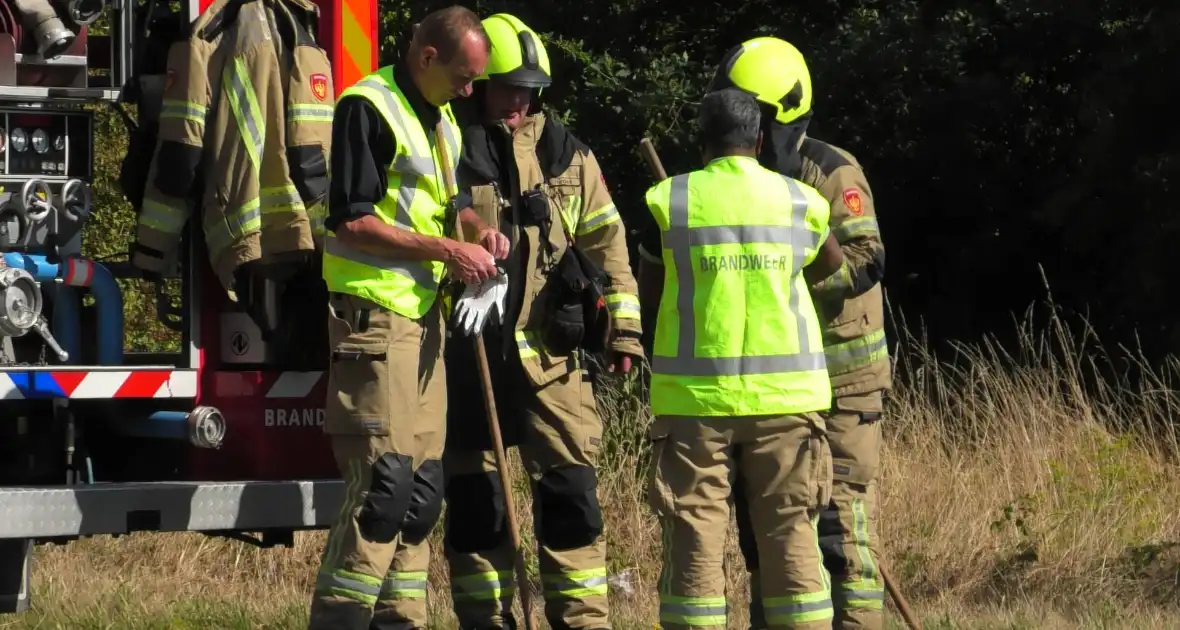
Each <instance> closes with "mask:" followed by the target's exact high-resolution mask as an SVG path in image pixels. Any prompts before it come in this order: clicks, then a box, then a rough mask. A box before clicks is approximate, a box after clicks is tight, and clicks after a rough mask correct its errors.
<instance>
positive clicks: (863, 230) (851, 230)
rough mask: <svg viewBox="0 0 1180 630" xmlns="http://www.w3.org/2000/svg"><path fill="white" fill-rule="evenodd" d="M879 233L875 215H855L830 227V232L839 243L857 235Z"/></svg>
mask: <svg viewBox="0 0 1180 630" xmlns="http://www.w3.org/2000/svg"><path fill="white" fill-rule="evenodd" d="M879 233H880V229H879V228H878V227H877V217H855V218H851V219H846V220H845V221H843V222H842V223H840V225H837V226H834V227H833V228H832V234H835V235H836V240H837V241H838V242H840V243H843V242H846V241H849V240H851V239H853V238H855V237H858V236H876V235H878V234H879Z"/></svg>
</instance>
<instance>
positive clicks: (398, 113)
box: [357, 79, 414, 147]
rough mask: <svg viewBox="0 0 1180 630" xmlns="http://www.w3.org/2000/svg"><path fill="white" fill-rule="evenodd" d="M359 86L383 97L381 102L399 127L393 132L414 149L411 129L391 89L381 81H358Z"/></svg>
mask: <svg viewBox="0 0 1180 630" xmlns="http://www.w3.org/2000/svg"><path fill="white" fill-rule="evenodd" d="M357 85H359V86H364V87H367V88H369V89H371V90H375V91H376V92H377V93H378V94H380V95H381V100H383V101H385V109H386V110H387V111H388V112H389V115H390V116H392V117H393V124H394V125H395V126H396V127H397V128H396V129H394V130H393V132H394V133H395V134H398V136H399V137H400V138H401V139H402V140H403V141H404V142H405V143H406V144H407V145H409V146H410V147H413V146H414V143H413V142H412V141H411V140H410V132H409V128H408V127H407V126H406V119H405V117H404V116H402V110H401V107H399V106H398V102H397V97H395V96H394V95H393V91H392V90H390V89H389V86H387V85H385V84H384V83H382V82H380V81H377V80H376V79H364V80H362V81H358V82H357Z"/></svg>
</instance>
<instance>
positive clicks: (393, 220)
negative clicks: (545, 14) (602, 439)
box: [309, 6, 507, 630]
mask: <svg viewBox="0 0 1180 630" xmlns="http://www.w3.org/2000/svg"><path fill="white" fill-rule="evenodd" d="M488 54H489V42H488V39H487V36H486V34H485V33H484V31H483V27H482V26H481V25H480V23H479V18H478V17H477V16H476V15H475V14H474V13H472V12H471V11H470V10H468V9H466V8H463V7H458V6H453V7H449V8H446V9H440V10H438V11H436V12H434V13H431V14H429V15H427V16H426V17H425V18H424V19H423V20H422V22H421V24H420V25H419V26H418V28H417V29H416V30H415V33H414V35H413V37H412V40H411V42H410V44H409V47H408V50H407V52H406V54H405V55H404V56H403V57H402V59H401V60H399V61H398V62H397V63H396V64H395V65H393V66H387V67H384V68H381V69H379V70H378V71H376V72H374V73H373V74H370V75H369V76H368V77H366V78H365V79H363V80H361V81H359V82H358V83H357V84H355V85H353V86H351V87H349V88H348V89H346V90H345V91H344V92H343V93H342V94H341V96H340V99H339V103H338V105H337V107H336V110H335V117H334V120H333V122H332V135H333V143H334V145H335V146H336V147H338V148H339V149H340V150H338V151H336V152H333V154H332V178H331V189H330V192H329V210H328V216H327V218H326V219H325V224H324V228H325V231H324V241H323V242H324V249H323V277H324V280H325V283H326V284H327V289H328V291H329V292H330V296H329V302H330V308H329V309H328V310H329V311H330V312H329V314H328V320H329V321H328V335H329V338H330V346H331V349H332V360H331V363H330V367H329V370H328V395H327V400H326V410H325V411H326V413H325V423H324V431H325V432H326V433H327V434H328V435H329V436H330V437H331V442H332V450H333V452H334V454H335V457H336V461H337V463H338V465H339V467H340V470H341V473H342V475H343V478H344V481H345V483H346V488H347V490H346V494H345V497H344V501H343V505H342V507H341V511H340V513H339V515H338V516H337V518H336V520H335V521H334V522H333V524H332V527H331V531H330V534H329V536H328V542H327V545H326V548H325V550H324V554H323V556H322V558H321V564H320V569H319V573H318V578H317V581H316V587H315V594H314V596H313V600H312V604H311V620H310V624H309V628H311V629H312V630H326V629H328V628H331V629H333V630H350V629H354V630H363V629H365V628H425V627H426V624H427V615H426V601H425V600H426V570H427V568H428V561H429V549H428V547H427V544H426V543H425V539H426V536H427V535H428V534H429V533H430V531H431V529H432V528H433V527H434V524H435V522H436V521H437V520H438V517H439V514H440V512H441V510H442V500H443V495H442V465H441V457H442V450H443V443H444V440H445V432H446V404H447V401H446V374H445V368H444V366H443V362H442V360H441V358H442V353H443V347H444V342H443V334H444V331H443V315H442V312H441V309H440V302H441V301H440V300H438V299H437V297H438V295H439V289H438V287H439V284H440V282H441V281H442V280H443V275H444V273H448V274H451V275H452V276H454V277H455V278H457V279H458V280H459V281H462V282H465V283H475V282H480V281H482V280H485V279H487V278H488V277H490V276H492V275H495V274H496V273H497V269H496V265H495V256H501V257H502V256H504V255H506V253H507V241H506V239H504V238H503V237H502V236H501V235H499V234H498V232H496V231H495V230H494V229H490V228H488V226H487V225H486V224H484V223H483V222H482V221H480V220H479V218H478V216H477V215H476V214H475V213H474V211H472V210H471V208H470V207H469V206H470V203H469V201H468V200H467V199H465V198H464V197H463V196H461V195H454V194H453V192H452V191H449V190H447V189H446V188H445V183H446V179H445V176H444V174H443V169H448V170H450V171H451V172H452V174H453V172H454V167H455V164H456V162H457V160H458V153H459V148H460V146H461V138H462V136H461V133H460V129H459V126H458V125H457V124H456V122H455V119H454V115H453V113H452V112H451V107H450V104H449V102H450V101H451V100H452V99H453V98H456V97H461V96H466V95H468V94H470V91H471V81H472V79H474V78H475V77H477V76H479V75H480V74H481V73H482V72H483V69H484V66H485V65H486V64H487V58H488ZM439 128H441V132H442V133H441V134H439V135H441V136H442V137H439V135H436V134H437V131H436V130H437V129H439ZM444 146H445V150H446V152H447V154H448V155H447V161H446V162H445V163H444V162H443V161H442V159H441V155H440V151H441V150H442V147H444ZM454 209H461V210H460V211H459V212H457V213H455V212H454ZM456 215H457V219H458V221H457V223H458V225H457V226H456V225H455V223H456ZM453 229H463V230H464V234H463V236H464V241H462V242H460V241H458V240H454V239H455V238H457V237H458V236H459V235H458V234H457V233H455V232H453V231H452V230H453ZM370 624H372V625H370Z"/></svg>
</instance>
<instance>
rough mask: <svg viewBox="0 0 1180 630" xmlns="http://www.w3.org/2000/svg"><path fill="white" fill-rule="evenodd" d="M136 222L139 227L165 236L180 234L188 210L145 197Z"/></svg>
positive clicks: (186, 218)
mask: <svg viewBox="0 0 1180 630" xmlns="http://www.w3.org/2000/svg"><path fill="white" fill-rule="evenodd" d="M138 221H139V224H140V225H143V226H146V227H149V228H152V229H153V230H157V231H159V232H164V233H165V234H180V231H181V230H183V229H184V224H185V222H186V221H188V209H187V208H185V207H183V206H176V205H172V204H167V203H163V202H160V201H156V200H154V199H149V198H146V197H145V198H144V200H143V206H142V207H141V208H140V210H139V219H138Z"/></svg>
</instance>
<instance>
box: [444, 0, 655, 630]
mask: <svg viewBox="0 0 1180 630" xmlns="http://www.w3.org/2000/svg"><path fill="white" fill-rule="evenodd" d="M483 26H484V29H485V30H486V32H487V33H488V37H489V38H490V39H491V41H492V56H491V59H490V61H489V62H488V66H487V70H486V71H485V73H484V76H481V77H480V78H479V80H478V81H476V84H475V85H476V88H475V94H474V96H473V97H472V98H470V99H465V100H464V102H463V103H461V104H458V105H457V107H456V110H457V112H458V115H459V118H460V120H461V121H463V122H464V127H463V157H462V160H461V162H460V165H459V181H460V184H461V185H462V186H463V188H464V190H469V191H470V193H471V196H472V199H473V201H474V207H475V209H476V210H477V211H478V212H479V214H480V216H481V218H482V219H483V220H484V221H486V222H488V223H489V224H490V225H494V226H498V227H499V229H500V230H501V231H502V232H503V233H504V234H506V235H508V237H509V239H510V240H511V243H512V248H511V254H510V255H509V257H508V259H507V261H506V263H505V265H504V266H505V268H506V271H507V275H506V277H505V278H503V279H502V280H501V282H502V286H501V288H500V290H501V291H502V292H503V293H502V295H503V298H502V302H503V305H502V307H501V306H499V305H497V306H496V309H497V310H496V312H494V313H492V314H491V316H490V317H485V313H484V312H481V313H478V314H476V315H475V316H473V313H472V312H471V310H472V309H471V308H467V307H465V306H464V305H463V304H462V303H461V301H460V303H457V304H456V318H457V320H458V323H457V324H456V331H455V334H456V337H453V338H452V339H451V340H450V341H449V342H448V346H447V348H448V350H447V359H446V360H447V376H448V382H447V391H448V392H449V394H450V403H449V404H448V427H447V448H446V454H445V456H444V458H443V461H444V466H443V468H444V470H445V471H446V476H447V514H446V518H445V532H446V534H445V546H446V556H447V562H448V563H449V565H450V574H451V594H452V598H453V600H454V606H455V612H456V614H457V616H458V618H459V624H460V627H462V628H479V629H481V630H483V629H492V628H515V627H517V625H516V620H515V619H514V618H513V616H512V611H511V607H512V601H513V595H514V594H515V588H514V585H515V582H514V577H513V576H514V573H513V549H512V539H511V536H510V533H509V532H508V531H507V519H506V514H505V502H504V493H505V492H506V491H509V490H510V489H505V488H503V487H501V485H500V479H499V477H498V476H497V474H496V461H495V455H494V452H493V451H492V444H491V440H490V437H489V433H488V424H487V416H486V410H485V409H484V405H483V404H482V403H483V400H482V398H481V397H480V396H479V391H480V380H479V374H478V372H477V370H476V358H475V356H474V349H473V347H472V343H471V340H470V338H463V337H461V336H459V335H470V334H471V333H472V332H474V331H475V330H477V329H479V327H480V326H481V323H480V322H484V321H486V322H494V325H488V326H487V327H486V328H485V329H483V334H484V339H485V343H486V344H487V345H486V347H487V354H488V360H489V363H490V366H491V373H492V383H493V389H494V394H495V401H496V407H497V409H498V412H499V418H500V422H501V425H502V435H503V440H504V443H505V444H506V445H515V446H517V448H519V450H520V455H521V458H522V460H523V462H524V466H525V468H526V470H527V472H528V474H529V477H530V478H531V480H532V484H531V490H532V500H533V514H534V517H535V521H534V523H535V527H536V529H535V531H536V540H537V555H538V559H539V562H540V573H541V576H540V578H541V585H542V590H543V594H544V598H545V616H546V618H547V619H548V621H549V625H550V626H551V627H554V628H580V629H582V628H584V629H592V628H593V629H601V628H609V627H610V626H609V621H608V619H607V616H608V615H607V573H606V549H605V540H604V538H603V536H602V533H603V517H602V509H601V507H600V505H599V502H598V496H597V471H596V460H597V455H598V451H599V448H600V440H601V437H602V420H601V417H600V416H599V413H598V409H597V407H596V405H595V400H594V391H593V389H592V387H591V379H590V375H589V373H588V372H587V365H586V357H585V352H591V353H597V352H605V357H606V360H607V363H608V365H609V367H608V369H610V370H612V371H614V372H616V373H617V372H626V371H628V370H630V366H631V363H632V360H633V358H635V360H637V358H638V357H640V356H641V353H642V352H643V349H642V346H641V345H640V344H639V336H640V326H639V322H640V320H639V301H638V297H637V296H636V286H635V280H634V278H633V276H632V274H631V269H630V264H629V260H628V253H627V244H626V237H625V233H624V229H623V223H622V221H621V220H620V216H619V212H618V210H617V209H616V208H615V204H614V201H613V200H612V199H611V195H610V193H609V192H608V190H607V187H606V184H605V182H604V180H603V176H602V172H601V170H600V168H599V165H598V161H597V160H596V159H595V156H594V153H593V152H592V151H591V150H590V148H589V147H588V146H586V145H585V144H584V143H583V142H582V141H581V140H580V139H578V138H577V137H575V136H574V135H573V134H571V133H570V132H569V131H568V130H567V129H566V128H565V127H563V126H562V125H561V124H560V123H559V122H558V121H556V120H553V119H551V118H548V117H546V116H545V115H544V114H543V113H541V107H540V93H541V91H542V89H543V88H545V87H547V86H548V85H550V83H551V82H552V77H551V75H550V70H549V57H548V55H547V53H546V51H545V47H544V46H543V45H542V43H541V38H540V37H538V35H537V34H536V33H535V32H533V30H532V29H530V28H529V27H528V26H526V25H525V24H524V23H522V22H521V21H520V20H519V19H517V18H515V17H513V16H511V15H507V14H497V15H493V16H491V17H489V18H487V19H485V20H484V21H483ZM468 110H470V111H468ZM468 119H470V122H468ZM603 271H605V272H606V274H608V275H609V278H608V279H604V278H603V276H602V275H601V272H603ZM586 279H589V280H591V281H592V282H591V286H592V288H590V289H587V290H586V291H580V290H579V289H577V288H576V286H577V284H578V283H579V282H580V281H582V280H586ZM596 282H597V283H600V284H595V283H596ZM599 298H601V300H599ZM489 306H490V304H489V303H484V304H483V305H482V307H483V310H484V311H486V310H487V308H488V307H489ZM497 313H501V314H503V316H501V317H495V315H496V314H497ZM470 322H475V323H474V324H471V323H470Z"/></svg>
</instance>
